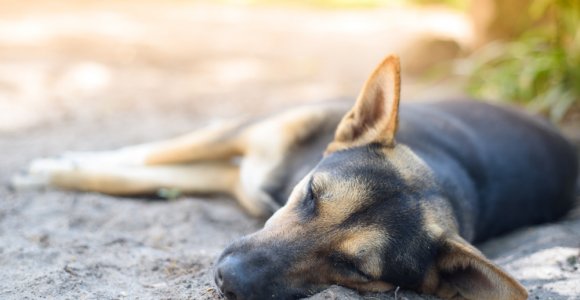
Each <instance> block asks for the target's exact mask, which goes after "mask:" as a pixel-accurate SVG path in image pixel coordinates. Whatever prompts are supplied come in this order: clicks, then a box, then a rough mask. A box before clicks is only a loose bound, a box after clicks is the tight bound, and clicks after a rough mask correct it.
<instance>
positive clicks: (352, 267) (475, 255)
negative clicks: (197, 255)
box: [15, 57, 578, 300]
mask: <svg viewBox="0 0 580 300" xmlns="http://www.w3.org/2000/svg"><path fill="white" fill-rule="evenodd" d="M399 87H400V83H399V69H398V60H397V59H396V58H394V57H389V58H387V59H386V60H385V61H384V62H383V63H382V64H381V65H380V66H379V67H378V68H377V70H375V72H374V73H373V75H372V76H371V78H370V79H369V81H367V83H366V84H365V87H364V88H363V92H362V93H361V96H360V97H359V99H358V100H357V104H356V105H355V107H354V108H352V109H351V110H350V111H349V110H348V107H347V106H344V105H341V104H324V105H322V104H321V105H314V106H308V107H303V108H298V109H295V110H291V111H288V112H284V113H281V114H277V115H274V116H271V117H268V118H265V119H260V120H258V121H252V122H248V121H240V122H238V121H234V122H231V123H228V124H222V125H219V126H215V127H212V128H209V129H205V130H200V131H198V132H195V133H193V134H190V135H187V136H183V137H180V138H177V139H174V140H170V141H166V142H161V143H154V144H147V145H141V146H135V147H129V148H125V149H121V150H119V151H114V152H107V153H101V154H70V155H65V156H64V157H63V158H60V159H53V160H39V161H37V162H35V163H33V164H32V165H31V167H30V169H29V172H28V174H26V175H24V176H21V177H19V178H17V179H16V180H15V184H16V185H18V186H26V185H36V184H43V185H45V184H49V185H55V186H59V187H63V188H71V189H77V190H87V191H98V192H105V193H110V194H119V195H132V194H151V193H155V192H157V191H158V190H159V189H161V188H169V189H178V190H180V191H182V192H187V193H220V192H221V193H230V194H232V195H234V196H235V197H236V198H237V199H238V200H239V202H240V204H241V205H242V206H243V207H244V208H246V210H247V211H249V212H250V213H251V214H253V215H260V216H267V215H270V214H271V213H273V212H275V211H276V210H278V208H280V207H282V206H283V208H282V209H280V210H278V211H277V212H276V214H275V215H274V216H273V217H272V218H271V219H270V220H269V221H268V222H267V223H266V226H265V228H264V229H263V230H261V231H259V232H258V233H256V234H254V235H251V236H249V237H246V238H244V239H242V240H240V241H238V242H236V243H234V244H232V245H231V246H230V247H228V249H226V250H225V251H224V254H223V255H222V257H221V258H220V260H219V262H218V266H217V271H216V282H217V283H218V285H219V286H220V289H221V290H222V291H223V292H224V294H225V295H226V297H227V298H229V299H238V300H240V299H265V298H269V299H272V298H275V299H288V298H296V297H300V296H304V295H308V294H310V293H312V292H315V291H318V290H320V289H321V288H323V287H325V286H328V285H330V284H341V285H345V286H348V287H351V288H355V289H358V290H361V291H386V290H389V289H390V288H392V287H393V286H403V287H407V288H412V289H416V290H419V291H422V292H425V293H430V294H437V295H439V296H441V297H444V298H453V299H463V298H464V299H525V297H526V291H525V289H523V287H521V286H520V285H519V284H518V283H517V282H516V281H515V280H513V279H512V278H511V277H509V275H507V274H506V273H504V272H503V271H501V270H500V269H499V268H498V267H496V266H495V265H493V264H492V263H491V262H489V261H488V260H487V259H485V258H484V257H483V255H481V253H479V252H478V251H477V250H476V249H475V248H473V247H472V246H471V245H470V244H469V242H474V241H482V240H484V239H487V238H489V237H491V236H495V235H498V234H501V233H504V232H506V231H509V230H512V229H514V228H518V227H521V226H525V225H531V224H537V223H541V222H547V221H551V220H554V219H556V218H558V217H560V216H562V215H563V214H564V213H565V212H566V211H568V210H569V209H570V208H571V207H572V205H573V204H572V203H573V200H574V188H575V182H576V177H577V172H578V165H577V158H576V153H575V150H574V148H573V147H572V146H571V145H570V144H568V143H567V142H566V141H565V139H563V138H562V137H561V136H560V135H559V134H558V133H557V132H556V131H555V130H554V129H553V128H552V127H551V126H549V125H548V124H546V123H545V122H543V121H541V120H539V119H536V118H533V117H530V116H527V115H524V114H522V113H520V112H517V111H515V110H512V109H507V108H499V107H496V106H492V105H488V104H483V103H478V102H474V101H441V102H429V103H416V104H415V103H409V104H406V105H403V106H402V107H401V111H400V113H399V109H398V106H399V103H398V102H399V99H398V94H399ZM345 113H346V115H345ZM399 115H400V117H399ZM343 116H344V117H343ZM399 119H400V122H399V121H398V120H399ZM395 135H396V142H395ZM236 157H240V158H241V160H239V161H236V160H235V159H234V158H236ZM313 270H316V271H317V272H312V271H313Z"/></svg>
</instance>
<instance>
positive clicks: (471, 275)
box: [436, 235, 528, 300]
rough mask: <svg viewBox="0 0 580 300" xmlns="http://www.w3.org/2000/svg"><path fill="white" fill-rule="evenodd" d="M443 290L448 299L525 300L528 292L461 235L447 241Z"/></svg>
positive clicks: (441, 278) (442, 262)
mask: <svg viewBox="0 0 580 300" xmlns="http://www.w3.org/2000/svg"><path fill="white" fill-rule="evenodd" d="M437 270H438V273H439V274H438V275H439V288H438V290H437V292H436V293H437V295H438V296H439V297H442V298H445V299H455V298H457V296H459V298H461V299H478V300H479V299H481V300H492V299H494V300H497V299H511V300H520V299H521V300H525V299H527V298H528V293H527V291H526V289H525V288H524V287H523V286H522V285H521V284H520V283H519V282H517V281H516V280H515V279H513V278H512V277H511V276H509V275H508V274H507V273H506V272H504V271H503V270H501V269H500V268H499V267H498V266H496V265H495V264H493V263H492V262H491V261H489V260H488V259H487V258H485V257H484V256H483V254H481V252H479V251H478V250H477V249H476V248H475V247H473V246H472V245H471V244H469V243H468V242H467V241H465V240H464V239H462V238H461V237H459V236H458V235H455V236H452V237H447V238H445V240H444V242H443V245H442V248H441V252H440V256H439V258H438V260H437Z"/></svg>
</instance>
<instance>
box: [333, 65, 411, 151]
mask: <svg viewBox="0 0 580 300" xmlns="http://www.w3.org/2000/svg"><path fill="white" fill-rule="evenodd" d="M400 92H401V65H400V62H399V57H397V56H395V55H389V56H387V57H386V58H385V59H384V60H383V62H381V63H380V64H379V66H378V67H377V68H376V69H375V70H374V72H373V73H372V74H371V76H370V77H369V78H368V79H367V81H366V82H365V84H364V86H363V88H362V91H361V92H360V95H359V96H358V98H357V100H356V103H355V105H354V107H353V108H352V109H351V110H350V111H349V112H348V113H347V114H346V115H345V116H344V117H343V118H342V121H341V122H340V124H339V125H338V127H337V129H336V133H335V136H334V141H333V142H332V143H330V144H329V145H328V148H327V149H326V152H325V153H326V154H328V153H332V152H335V151H338V150H343V149H346V148H351V147H356V146H361V145H365V144H370V143H380V144H384V145H386V146H392V145H394V141H395V133H396V131H397V123H398V115H399V98H400Z"/></svg>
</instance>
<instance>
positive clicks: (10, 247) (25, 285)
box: [0, 1, 580, 299]
mask: <svg viewBox="0 0 580 300" xmlns="http://www.w3.org/2000/svg"><path fill="white" fill-rule="evenodd" d="M15 3H16V2H14V1H12V2H7V1H0V6H1V7H2V8H3V9H2V10H0V149H1V150H0V151H1V154H2V155H1V156H0V166H1V168H0V182H1V184H0V298H1V299H37V298H48V299H219V298H220V297H219V295H218V294H217V292H216V289H215V287H214V285H213V279H212V269H211V268H212V265H213V263H214V261H215V259H216V258H217V256H218V255H219V254H220V252H221V250H222V249H223V248H224V247H225V246H226V245H227V244H228V243H229V242H231V241H232V240H234V239H236V238H238V237H240V236H242V235H244V234H247V233H250V232H253V231H255V230H257V229H258V228H260V226H261V223H260V222H259V221H257V220H254V219H251V218H249V217H248V216H246V215H245V214H244V213H243V212H241V210H240V209H239V207H238V206H237V205H236V204H235V203H234V202H233V201H232V200H231V199H228V198H225V197H215V198H196V197H184V198H181V199H179V200H175V201H157V200H151V199H137V198H115V197H109V196H103V195H97V194H88V193H74V192H63V191H53V190H50V191H24V192H21V191H19V192H15V191H12V190H11V189H10V188H9V186H8V184H7V182H8V180H9V178H10V176H11V175H13V174H15V173H16V172H18V171H19V170H20V169H22V168H23V167H24V166H25V165H26V163H27V162H28V161H30V160H31V159H34V158H38V157H45V156H56V155H58V154H60V153H62V152H64V151H67V150H102V149H110V148H115V147H120V146H123V145H127V144H134V143H139V142H146V141H151V140H156V139H161V138H167V137H171V136H173V135H175V134H179V133H184V132H187V131H189V130H191V129H193V128H196V127H199V126H201V125H203V124H206V123H208V122H211V121H213V120H215V119H221V118H228V117H231V116H236V115H239V114H260V113H264V112H268V111H272V110H278V109H281V108H283V107H288V106H292V105H298V104H300V103H307V102H311V101H320V100H324V99H335V98H343V97H352V96H353V95H355V94H356V92H357V89H358V88H359V87H360V85H361V83H362V81H363V80H364V78H365V76H366V73H367V72H368V71H369V70H370V69H371V68H372V67H373V65H374V64H375V63H376V61H378V60H379V59H380V58H381V57H382V56H383V55H384V54H385V53H388V52H399V53H402V55H403V62H404V63H405V57H406V56H405V53H407V52H406V51H408V49H409V47H410V45H412V44H413V42H414V41H415V40H417V39H418V38H420V37H422V36H426V35H427V36H429V35H442V34H443V33H441V31H442V30H439V29H438V28H439V27H438V26H440V24H441V23H445V24H446V25H447V27H451V28H454V30H453V31H451V32H446V33H445V35H447V36H451V37H453V38H456V39H458V40H459V41H460V42H465V41H466V40H468V39H469V30H468V29H466V28H465V20H464V19H463V18H462V17H461V16H458V15H456V14H450V13H448V12H445V11H428V12H427V11H423V10H409V9H392V10H380V11H354V12H345V11H318V10H303V9H293V10H281V9H278V8H251V9H248V8H244V7H235V6H233V7H232V6H229V7H222V6H216V5H207V4H199V3H197V2H181V1H176V2H175V3H170V4H162V3H161V2H159V3H157V2H153V1H148V2H139V3H136V2H131V1H123V2H118V1H117V2H107V1H99V2H75V4H74V5H73V4H71V3H66V2H46V1H43V2H34V1H31V2H27V4H26V5H24V4H15ZM418 19H420V20H422V22H416V20H418ZM442 20H444V22H443V21H442ZM450 24H451V25H453V26H450ZM404 79H405V86H404V87H403V89H404V96H405V97H406V98H421V97H431V96H432V95H439V96H443V95H449V94H457V92H456V91H455V90H454V89H453V88H449V87H445V88H440V87H426V86H423V85H421V84H420V83H419V82H418V81H417V80H416V79H415V78H414V77H413V76H411V75H408V74H406V75H405V78H404ZM480 247H481V249H482V250H483V251H484V252H485V253H486V254H487V255H488V256H489V257H491V258H492V259H493V260H494V261H495V262H496V263H498V264H499V265H501V266H502V267H504V268H505V269H506V270H507V271H509V272H510V273H511V274H513V275H514V276H515V277H516V278H518V279H519V280H520V281H521V282H522V283H523V284H524V285H525V286H526V287H527V288H528V290H529V291H530V295H531V299H580V271H579V270H578V268H579V267H580V250H579V247H580V213H576V214H571V216H570V217H568V218H567V219H566V220H562V221H560V222H558V223H555V224H548V225H544V226H538V227H533V228H525V229H522V230H520V231H518V232H515V233H513V234H510V235H508V236H505V237H501V238H498V239H495V240H492V241H490V242H488V243H486V244H484V245H480ZM395 298H398V299H433V298H430V297H425V296H420V295H417V294H415V293H413V292H409V291H399V292H398V294H397V295H395V294H394V293H388V294H383V295H364V296H363V295H359V294H357V293H356V292H354V291H350V290H347V289H344V288H341V287H332V288H330V289H328V290H326V291H324V292H322V293H320V294H318V295H315V296H313V297H312V299H395Z"/></svg>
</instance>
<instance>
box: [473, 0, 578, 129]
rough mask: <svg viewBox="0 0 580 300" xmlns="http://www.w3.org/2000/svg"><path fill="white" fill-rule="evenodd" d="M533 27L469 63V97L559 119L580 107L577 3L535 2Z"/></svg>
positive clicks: (575, 0) (569, 0)
mask: <svg viewBox="0 0 580 300" xmlns="http://www.w3.org/2000/svg"><path fill="white" fill-rule="evenodd" d="M529 13H530V15H531V16H532V17H533V18H534V19H535V20H537V22H538V24H539V25H537V26H536V27H534V28H533V29H531V30H530V31H528V32H526V33H525V34H523V35H522V36H521V37H520V38H519V39H517V40H515V41H512V42H510V43H505V44H499V43H494V44H490V45H489V46H487V47H485V48H484V49H482V50H481V51H479V52H478V53H476V54H475V55H474V56H473V58H474V64H475V67H474V72H473V73H472V75H471V77H470V79H469V86H468V89H469V92H470V93H472V94H473V95H475V96H478V97H485V98H495V99H507V100H508V101H515V102H519V103H523V104H526V105H527V106H528V107H529V108H531V109H532V110H535V111H539V112H542V113H545V114H547V115H549V117H550V118H551V119H552V120H554V121H559V120H561V119H562V118H563V117H564V115H565V114H566V113H567V112H568V111H569V110H570V109H572V108H573V107H576V108H578V106H579V104H580V1H578V0H535V1H533V2H532V5H531V6H530V9H529Z"/></svg>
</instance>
